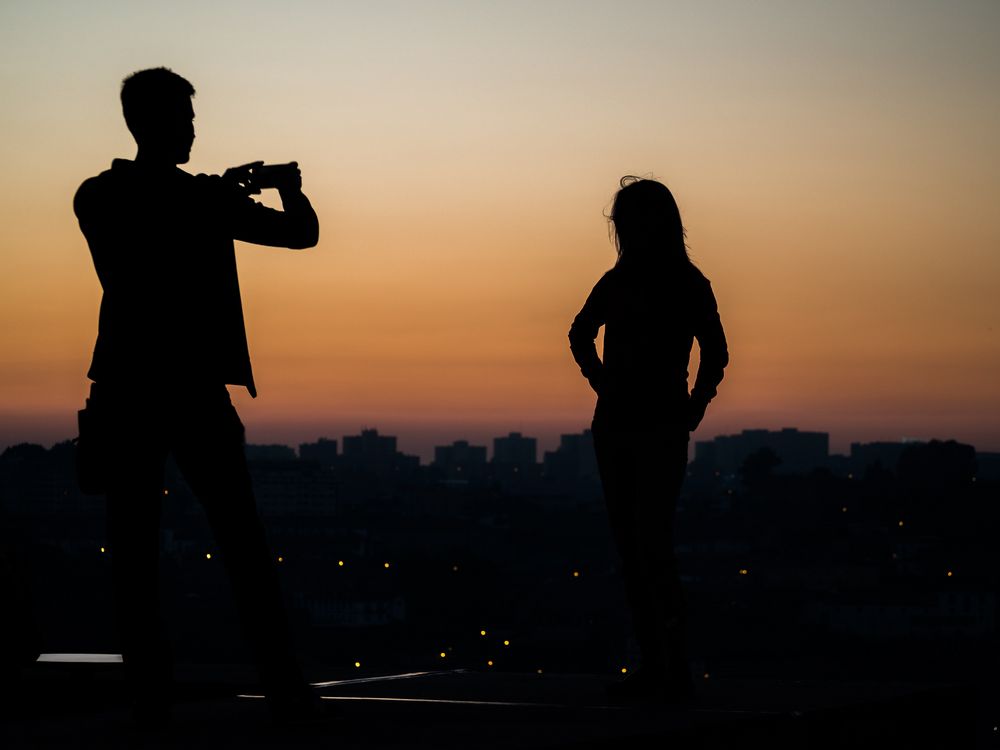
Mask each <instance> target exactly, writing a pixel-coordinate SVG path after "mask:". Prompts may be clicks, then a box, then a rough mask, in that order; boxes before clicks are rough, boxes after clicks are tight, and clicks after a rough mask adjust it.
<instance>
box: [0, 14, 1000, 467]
mask: <svg viewBox="0 0 1000 750" xmlns="http://www.w3.org/2000/svg"><path fill="white" fill-rule="evenodd" d="M998 25H1000V6H998V5H997V4H996V3H991V2H981V1H979V0H965V1H963V2H958V3H952V4H948V5H947V6H943V5H940V4H934V3H929V2H887V3H883V4H880V5H879V6H878V7H873V6H867V5H858V4H847V5H844V4H826V5H815V4H813V5H809V6H801V7H799V6H795V7H794V8H793V7H791V6H789V5H787V4H785V3H765V4H755V5H754V6H753V7H750V6H748V5H747V4H745V3H740V2H734V1H730V2H722V3H718V4H713V5H712V6H710V7H709V6H706V5H705V4H700V3H670V4H663V3H653V2H644V1H642V0H633V1H632V2H626V3H619V4H616V5H614V6H609V5H606V4H601V3H597V2H572V3H571V2H553V3H546V4H544V5H539V4H531V3H508V4H503V5H497V4H495V3H487V2H479V3H476V2H473V3H462V4H456V3H447V2H426V3H415V4H411V3H402V2H388V1H387V2H377V3H371V4H366V5H364V6H358V5H356V4H354V5H343V4H335V3H331V4H315V3H306V2H298V3H288V4H285V5H283V6H281V7H280V8H279V7H277V6H269V5H267V4H264V3H261V2H256V1H251V2H242V3H239V4H237V3H231V2H220V3H213V4H211V5H210V6H205V5H201V6H199V5H196V4H193V3H179V4H176V3H175V4H172V5H171V6H169V7H167V6H163V7H154V6H142V7H138V6H135V5H134V4H128V3H116V2H108V3H103V4H98V5H79V4H73V3H47V4H44V5H41V4H37V3H28V2H20V1H15V2H9V3H5V4H4V6H3V9H2V10H0V66H2V70H3V71H4V74H3V76H2V77H0V93H2V94H3V97H4V101H5V102H6V106H5V114H6V116H5V118H4V120H3V122H2V123H0V133H2V135H3V138H0V159H2V161H3V163H4V165H5V168H6V170H7V173H8V175H10V177H9V179H7V180H4V181H3V182H2V184H0V206H2V208H0V211H2V212H3V221H0V321H2V325H0V445H8V444H11V443H14V442H18V441H21V440H30V441H34V442H41V443H51V442H55V441H56V440H59V439H63V438H64V437H67V436H72V435H73V434H74V429H75V427H74V425H75V419H76V411H77V409H79V408H81V407H82V405H83V400H84V398H85V396H86V393H87V388H88V382H87V380H86V377H85V373H86V371H87V366H88V362H89V359H90V355H91V352H92V348H93V345H94V336H95V332H96V328H97V310H98V304H99V299H100V289H99V285H98V282H97V279H96V277H95V274H94V271H93V268H92V264H91V260H90V257H89V254H88V251H87V247H86V244H85V242H84V240H83V237H82V236H81V234H80V231H79V228H78V226H77V224H76V221H75V218H74V216H73V212H72V207H71V203H72V197H73V194H74V192H75V190H76V188H77V187H78V186H79V184H80V183H81V182H82V181H83V180H84V179H85V178H86V177H88V176H90V175H93V174H95V173H97V172H99V171H101V170H103V169H106V168H107V167H108V165H109V164H110V161H111V159H112V158H115V157H125V158H131V157H132V156H133V154H134V144H133V143H132V141H131V138H130V136H129V134H128V132H127V130H126V128H125V125H124V123H123V121H122V117H121V112H120V106H119V103H118V98H117V97H118V89H119V85H120V81H121V80H122V78H123V77H124V76H126V75H128V74H129V73H131V72H132V71H134V70H137V69H140V68H144V67H150V66H157V65H167V66H170V67H172V68H173V69H175V70H176V71H177V72H178V73H180V74H181V75H184V76H187V77H189V78H190V79H191V81H192V82H193V84H194V86H195V88H196V89H197V92H198V93H197V95H196V96H195V98H194V102H193V104H194V108H195V113H196V131H197V140H196V141H195V144H194V150H193V153H192V161H191V163H190V164H189V165H187V167H188V168H189V169H190V170H191V171H195V172H197V171H207V172H220V171H221V170H223V169H225V168H226V167H229V166H232V165H235V164H242V163H246V162H248V161H251V160H254V159H264V160H267V161H271V162H284V161H289V160H292V159H295V160H297V161H298V162H299V163H300V165H301V168H302V174H303V180H304V186H305V189H306V192H307V193H308V194H309V195H310V197H311V199H312V200H313V202H314V204H315V207H316V209H317V212H318V214H319V217H320V223H321V236H320V243H319V245H318V246H317V248H315V249H314V250H309V251H306V252H303V253H298V254H293V253H287V252H282V251H276V250H272V249H267V248H255V247H249V246H240V247H238V248H237V254H238V263H239V267H240V278H241V284H242V289H243V302H244V309H245V315H246V319H247V328H248V334H249V341H250V351H251V355H252V358H253V364H254V369H255V374H256V379H257V383H258V386H259V390H260V397H259V398H258V399H257V400H255V401H251V399H249V397H248V396H247V395H246V394H245V393H243V392H241V391H240V390H239V389H235V388H234V389H233V393H234V402H235V404H236V406H237V408H238V409H239V412H240V414H241V416H242V418H243V420H244V422H245V423H246V426H247V430H248V435H249V437H250V439H251V440H252V441H258V442H271V441H281V442H289V443H293V444H297V443H298V442H301V441H302V440H303V439H305V438H307V437H308V436H310V435H311V436H313V437H315V436H316V435H318V434H322V431H323V430H325V429H332V430H333V431H334V432H336V433H339V434H343V432H345V431H350V430H353V429H357V427H358V426H361V425H363V424H365V423H366V422H367V423H370V424H378V425H382V426H384V429H385V430H386V431H387V432H392V433H394V434H398V435H399V436H400V437H401V441H402V443H401V444H402V445H403V446H404V448H406V449H407V450H416V451H419V452H421V453H427V452H428V451H429V449H430V448H431V447H432V446H433V443H434V441H435V440H437V439H439V436H445V435H450V434H456V435H457V434H462V433H465V434H466V435H467V436H470V437H472V438H473V439H478V438H476V436H477V435H485V434H488V433H489V432H491V431H493V430H498V429H502V428H504V427H508V428H509V429H514V430H518V429H519V430H521V431H522V432H526V433H528V432H530V433H533V434H537V435H538V436H539V438H540V440H541V441H542V443H543V444H545V443H548V444H549V445H551V444H552V443H553V442H554V441H555V440H556V439H557V436H558V435H559V434H561V433H562V432H569V431H572V430H575V429H578V428H582V427H583V426H585V425H586V424H587V423H588V422H589V420H590V416H591V414H592V410H593V394H592V393H591V391H590V390H589V388H588V386H587V383H586V382H585V381H584V380H583V379H582V378H581V377H580V375H579V372H578V370H577V368H576V367H575V365H574V363H573V360H572V358H571V356H570V353H569V349H568V346H567V341H566V332H567V330H568V328H569V325H570V322H571V321H572V319H573V316H574V315H575V314H576V312H577V311H578V310H579V308H580V306H581V305H582V303H583V300H584V298H585V297H586V294H587V292H588V291H589V289H590V288H591V287H592V285H593V283H594V282H595V281H596V280H597V278H598V277H599V276H600V275H601V274H602V273H603V272H604V271H605V270H607V268H608V267H610V266H611V264H612V263H613V261H614V257H615V256H614V249H613V246H612V244H611V242H610V241H609V238H608V233H607V225H606V222H605V219H604V212H605V211H606V210H607V208H608V204H609V201H610V199H611V196H612V194H613V192H614V190H615V188H616V186H617V184H618V179H619V178H620V177H621V176H622V175H623V174H628V173H635V174H640V175H646V174H652V175H654V176H656V177H658V178H660V179H662V180H663V181H664V182H665V183H666V184H667V185H668V186H669V187H670V188H671V189H672V190H673V192H674V193H675V195H676V197H677V200H678V202H679V205H680V209H681V214H682V217H683V220H684V222H685V224H686V226H687V230H688V243H689V245H690V248H691V254H692V257H693V259H694V261H695V262H696V263H697V264H698V265H699V267H700V268H701V269H702V270H703V271H704V272H705V273H706V275H707V276H708V277H709V278H710V279H711V280H712V284H713V288H714V290H715V292H716V295H717V297H718V300H719V306H720V311H721V315H722V320H723V323H724V325H725V327H726V332H727V335H728V338H729V341H730V348H731V354H732V364H731V366H730V367H729V368H728V370H727V373H726V379H725V381H723V383H722V386H721V388H720V391H719V396H718V399H717V400H716V401H715V402H714V403H713V404H712V406H711V407H710V409H709V412H708V416H707V418H706V422H705V425H704V427H703V428H702V432H700V433H698V434H697V435H696V436H695V438H694V439H696V440H697V439H700V438H701V436H702V434H704V435H714V434H725V433H732V432H735V431H738V430H739V429H741V428H742V427H743V426H745V425H760V426H763V427H767V428H771V429H778V428H780V427H782V426H785V425H789V424H792V425H798V426H800V427H801V428H803V429H827V430H829V431H830V433H831V436H832V442H833V445H834V447H835V449H836V448H837V447H838V446H846V445H847V444H848V443H849V442H850V441H856V440H866V441H874V440H886V439H898V438H899V437H900V436H904V435H905V436H912V437H915V438H923V439H928V438H931V437H934V436H948V437H954V438H955V439H958V440H960V441H962V442H966V443H970V444H973V445H975V446H977V447H978V448H981V449H984V450H992V451H997V450H1000V423H998V420H997V419H996V415H997V414H1000V389H998V388H997V387H996V383H997V382H1000V346H998V344H997V336H998V331H1000V326H998V323H1000V297H998V296H997V295H996V294H995V290H994V287H995V286H996V279H997V278H1000V254H998V253H996V243H997V238H998V237H1000V218H998V214H997V212H996V211H995V206H996V205H997V203H998V202H1000V179H998V172H997V170H996V168H995V165H996V163H997V156H998V154H1000V142H998V135H997V134H998V133H1000V100H998V98H997V97H996V94H995V92H996V91H997V90H1000V76H998V71H1000V46H998V45H996V43H995V36H996V34H995V29H996V28H998ZM248 39H253V40H257V39H266V43H254V44H253V54H250V55H248V54H247V40H248ZM265 200H269V201H270V200H273V197H265ZM696 364H697V360H696V357H695V360H694V361H693V363H692V371H693V370H694V367H695V366H696ZM410 446H414V447H410Z"/></svg>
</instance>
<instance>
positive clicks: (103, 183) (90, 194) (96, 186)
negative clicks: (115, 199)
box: [73, 169, 117, 217]
mask: <svg viewBox="0 0 1000 750" xmlns="http://www.w3.org/2000/svg"><path fill="white" fill-rule="evenodd" d="M115 183H116V179H115V176H114V174H113V173H112V170H110V169H106V170H104V171H103V172H101V173H100V174H97V175H94V176H93V177H88V178H87V179H86V180H84V181H83V183H82V184H81V185H80V187H78V188H77V189H76V194H75V195H74V196H73V211H74V212H75V213H76V215H77V217H82V216H83V214H85V213H87V212H88V211H89V210H90V209H91V207H92V206H94V205H95V204H96V203H98V202H99V201H102V200H104V199H106V198H107V196H108V195H109V194H110V193H112V192H113V191H115V190H116V189H117V186H116V184H115Z"/></svg>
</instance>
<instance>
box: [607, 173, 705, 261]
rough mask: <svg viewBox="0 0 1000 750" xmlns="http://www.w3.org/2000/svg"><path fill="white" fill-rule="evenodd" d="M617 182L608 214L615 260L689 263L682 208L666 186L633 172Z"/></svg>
mask: <svg viewBox="0 0 1000 750" xmlns="http://www.w3.org/2000/svg"><path fill="white" fill-rule="evenodd" d="M620 185H621V188H620V189H619V190H618V192H617V193H615V198H614V201H613V202H612V204H611V213H610V214H609V215H608V221H609V222H610V224H611V226H613V227H614V241H615V249H617V251H618V264H623V263H624V264H626V265H663V264H674V263H684V264H688V263H690V262H691V260H690V258H689V257H688V252H687V245H686V244H685V242H684V225H683V224H682V223H681V212H680V210H679V209H678V208H677V202H676V201H675V200H674V196H673V194H672V193H671V192H670V190H668V189H667V186H666V185H664V184H663V183H662V182H658V181H656V180H651V179H645V178H643V177H634V176H633V175H626V176H625V177H622V179H621V183H620Z"/></svg>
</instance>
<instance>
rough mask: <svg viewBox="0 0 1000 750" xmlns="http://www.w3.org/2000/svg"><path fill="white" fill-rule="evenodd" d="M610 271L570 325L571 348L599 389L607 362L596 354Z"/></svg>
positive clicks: (590, 380)
mask: <svg viewBox="0 0 1000 750" xmlns="http://www.w3.org/2000/svg"><path fill="white" fill-rule="evenodd" d="M607 278H608V276H607V274H605V275H604V276H603V277H602V278H601V280H600V281H598V282H597V284H596V285H595V286H594V288H593V290H592V291H591V292H590V296H589V297H587V301H586V302H585V303H584V304H583V308H582V309H581V310H580V312H579V313H578V314H577V316H576V318H574V319H573V325H572V326H570V329H569V348H570V351H571V352H573V359H575V360H576V363H577V364H578V365H579V366H580V372H582V373H583V377H585V378H586V379H587V380H588V381H589V382H590V387H591V388H593V389H594V391H595V392H596V393H598V394H599V393H600V392H601V382H602V380H603V374H604V363H603V362H601V358H600V357H599V356H597V344H596V343H595V342H596V339H597V332H598V331H599V330H600V329H601V326H602V325H604V323H605V322H606V321H607V286H608V281H607Z"/></svg>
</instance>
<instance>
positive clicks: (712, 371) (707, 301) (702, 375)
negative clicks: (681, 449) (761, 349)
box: [688, 280, 729, 431]
mask: <svg viewBox="0 0 1000 750" xmlns="http://www.w3.org/2000/svg"><path fill="white" fill-rule="evenodd" d="M694 336H695V338H696V339H697V340H698V348H699V349H700V350H701V361H700V363H699V365H698V376H697V377H696V378H695V381H694V388H692V389H691V399H690V402H689V411H688V429H689V430H692V431H693V430H694V429H695V428H696V427H697V426H698V425H699V424H700V423H701V420H702V417H704V416H705V410H706V409H707V408H708V404H709V402H710V401H711V400H712V399H713V398H715V394H716V393H717V392H718V387H719V383H721V382H722V378H723V371H724V370H725V368H726V365H728V364H729V347H728V345H727V344H726V334H725V331H723V330H722V320H721V319H720V318H719V306H718V303H717V302H716V301H715V295H714V294H713V293H712V287H711V285H710V284H709V283H708V281H707V280H706V281H705V295H704V299H703V301H702V304H701V305H700V310H699V311H698V315H697V319H696V323H695V330H694Z"/></svg>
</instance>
